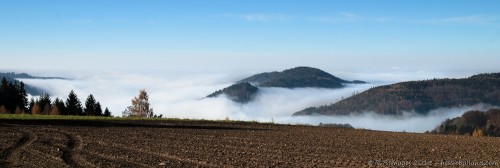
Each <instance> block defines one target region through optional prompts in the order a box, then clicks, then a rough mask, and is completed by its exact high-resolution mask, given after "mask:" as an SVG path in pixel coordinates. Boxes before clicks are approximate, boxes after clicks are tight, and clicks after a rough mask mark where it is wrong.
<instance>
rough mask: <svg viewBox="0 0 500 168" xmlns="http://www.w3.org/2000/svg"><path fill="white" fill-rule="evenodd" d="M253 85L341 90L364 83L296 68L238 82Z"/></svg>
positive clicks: (318, 71)
mask: <svg viewBox="0 0 500 168" xmlns="http://www.w3.org/2000/svg"><path fill="white" fill-rule="evenodd" d="M240 82H249V83H253V84H255V85H256V86H258V87H283V88H300V87H318V88H342V87H344V84H345V83H364V82H362V81H353V82H351V81H346V80H343V79H340V78H337V77H335V76H333V75H331V74H329V73H327V72H325V71H322V70H320V69H317V68H311V67H296V68H292V69H287V70H284V71H282V72H266V73H260V74H256V75H253V76H251V77H248V78H245V79H242V80H240V81H239V82H238V83H240Z"/></svg>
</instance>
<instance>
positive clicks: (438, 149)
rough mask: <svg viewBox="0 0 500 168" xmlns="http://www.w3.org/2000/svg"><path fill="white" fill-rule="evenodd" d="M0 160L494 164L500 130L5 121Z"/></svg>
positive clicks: (29, 163) (42, 163)
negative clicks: (488, 133)
mask: <svg viewBox="0 0 500 168" xmlns="http://www.w3.org/2000/svg"><path fill="white" fill-rule="evenodd" d="M0 151H1V152H0V164H1V165H0V167H415V166H425V167H434V166H439V167H442V166H448V167H457V166H477V167H485V166H486V167H488V166H492V167H497V166H499V162H500V138H490V137H479V138H478V137H470V136H450V135H433V134H414V133H393V132H380V131H369V130H356V129H343V128H325V127H313V126H289V125H270V124H252V123H239V122H203V121H58V120H43V121H42V120H37V121H29V120H28V121H21V120H3V121H0Z"/></svg>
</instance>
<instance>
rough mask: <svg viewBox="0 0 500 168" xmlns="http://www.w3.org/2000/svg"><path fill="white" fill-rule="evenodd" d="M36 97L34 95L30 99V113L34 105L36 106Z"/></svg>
mask: <svg viewBox="0 0 500 168" xmlns="http://www.w3.org/2000/svg"><path fill="white" fill-rule="evenodd" d="M35 103H36V102H35V99H34V98H33V97H32V98H31V99H30V103H29V104H28V113H31V111H32V110H33V107H34V106H35Z"/></svg>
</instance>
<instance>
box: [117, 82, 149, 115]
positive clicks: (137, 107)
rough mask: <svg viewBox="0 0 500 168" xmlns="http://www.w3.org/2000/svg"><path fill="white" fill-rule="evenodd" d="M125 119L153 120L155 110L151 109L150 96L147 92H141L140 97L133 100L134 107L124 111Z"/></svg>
mask: <svg viewBox="0 0 500 168" xmlns="http://www.w3.org/2000/svg"><path fill="white" fill-rule="evenodd" d="M123 117H139V118H153V117H154V114H153V109H152V108H150V107H149V96H148V93H147V92H146V90H144V89H142V90H140V91H139V96H137V97H134V98H133V99H132V106H128V107H127V108H126V109H125V111H123Z"/></svg>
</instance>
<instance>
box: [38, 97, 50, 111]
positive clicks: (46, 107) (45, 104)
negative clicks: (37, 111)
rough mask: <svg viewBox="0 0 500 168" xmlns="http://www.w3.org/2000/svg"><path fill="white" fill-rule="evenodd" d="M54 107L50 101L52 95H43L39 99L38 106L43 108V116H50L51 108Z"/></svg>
mask: <svg viewBox="0 0 500 168" xmlns="http://www.w3.org/2000/svg"><path fill="white" fill-rule="evenodd" d="M51 105H52V103H51V101H50V95H49V94H47V93H42V95H41V96H40V98H39V99H38V106H39V107H40V108H41V114H49V113H50V106H51Z"/></svg>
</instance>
